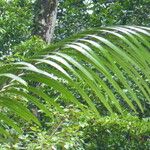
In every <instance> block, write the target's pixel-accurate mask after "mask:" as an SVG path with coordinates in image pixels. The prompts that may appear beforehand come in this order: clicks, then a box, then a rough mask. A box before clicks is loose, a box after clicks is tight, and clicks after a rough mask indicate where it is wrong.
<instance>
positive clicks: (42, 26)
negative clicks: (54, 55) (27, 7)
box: [33, 0, 58, 43]
mask: <svg viewBox="0 0 150 150" xmlns="http://www.w3.org/2000/svg"><path fill="white" fill-rule="evenodd" d="M57 7H58V0H36V2H35V7H34V13H35V14H34V29H33V34H34V35H38V36H40V37H42V39H43V40H44V41H46V42H47V43H50V42H51V40H52V38H53V34H54V29H55V24H56V17H57Z"/></svg>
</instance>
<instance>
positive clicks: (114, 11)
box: [55, 0, 150, 40]
mask: <svg viewBox="0 0 150 150" xmlns="http://www.w3.org/2000/svg"><path fill="white" fill-rule="evenodd" d="M149 10H150V1H149V0H142V1H139V0H76V1H75V0H70V1H68V0H60V4H59V9H58V25H57V27H56V30H55V34H56V40H60V39H62V38H66V37H68V36H70V35H72V34H74V33H77V32H80V31H81V30H84V29H88V28H93V27H100V26H110V25H143V26H150V24H149V23H150V17H149Z"/></svg>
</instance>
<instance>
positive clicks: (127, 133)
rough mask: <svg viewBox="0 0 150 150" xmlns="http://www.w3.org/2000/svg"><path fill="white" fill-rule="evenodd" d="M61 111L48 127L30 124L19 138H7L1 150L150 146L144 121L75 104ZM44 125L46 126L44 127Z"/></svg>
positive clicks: (147, 147) (147, 123)
mask: <svg viewBox="0 0 150 150" xmlns="http://www.w3.org/2000/svg"><path fill="white" fill-rule="evenodd" d="M64 110H65V113H64V114H61V113H58V112H57V111H54V110H53V113H54V115H55V116H57V117H56V118H55V121H54V122H53V121H51V122H48V121H47V122H46V124H47V129H46V130H45V131H42V130H40V129H39V128H38V127H37V126H31V129H32V131H31V130H30V129H28V132H26V134H24V135H22V136H20V137H19V138H15V137H10V138H9V139H7V141H5V142H4V143H3V145H1V148H3V149H5V148H6V149H13V148H15V149H20V148H24V149H31V150H33V149H34V150H35V149H43V150H47V149H50V148H51V149H52V148H56V149H58V150H59V149H74V150H79V149H80V150H87V149H88V150H101V149H102V150H107V149H112V150H113V149H119V150H121V149H129V150H132V149H135V150H136V149H144V150H148V149H149V146H150V139H149V134H150V124H149V122H148V121H147V120H140V119H139V118H138V117H135V116H131V115H129V114H126V116H125V117H123V116H122V117H121V116H117V115H114V116H109V117H102V118H99V119H97V118H95V117H94V116H93V114H92V113H90V112H89V114H90V115H89V116H85V115H84V113H83V112H81V111H80V110H79V109H77V108H75V107H74V106H69V107H68V108H65V109H64ZM45 128H46V127H45Z"/></svg>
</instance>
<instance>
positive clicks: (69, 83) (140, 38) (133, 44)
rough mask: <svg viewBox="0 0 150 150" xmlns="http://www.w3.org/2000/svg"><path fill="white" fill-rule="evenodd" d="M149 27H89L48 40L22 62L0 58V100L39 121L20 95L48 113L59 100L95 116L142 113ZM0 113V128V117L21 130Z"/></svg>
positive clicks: (148, 73)
mask: <svg viewBox="0 0 150 150" xmlns="http://www.w3.org/2000/svg"><path fill="white" fill-rule="evenodd" d="M149 32H150V28H148V27H131V26H120V27H106V28H100V29H94V30H89V31H86V32H83V33H81V34H78V35H76V36H74V37H72V38H70V39H68V40H65V41H64V42H63V41H61V42H60V43H57V44H54V45H51V46H49V47H48V48H46V49H44V50H43V51H40V52H38V53H37V54H35V55H34V56H33V57H32V58H30V59H28V58H27V61H26V62H17V63H13V64H9V65H4V64H2V65H0V76H1V77H2V80H1V81H0V83H1V86H0V87H1V91H0V106H1V107H2V109H3V108H7V109H9V110H10V111H12V112H13V113H16V114H17V115H19V116H20V117H21V118H23V119H25V120H27V121H33V122H35V123H37V124H40V123H39V121H38V120H37V118H36V117H35V116H34V115H33V114H32V113H31V112H30V110H28V109H27V108H26V106H23V105H22V104H21V103H22V100H21V99H25V100H26V101H30V102H32V103H33V104H34V105H36V106H37V107H38V108H39V109H40V110H42V112H44V113H45V114H46V115H47V116H49V117H53V115H52V114H51V113H50V111H49V108H50V107H55V108H56V109H57V110H58V111H60V113H63V109H62V107H61V105H64V106H67V105H70V104H73V105H75V106H77V107H79V108H80V109H81V110H82V111H83V112H85V115H88V113H89V111H90V112H93V114H94V115H95V116H96V117H100V116H101V115H106V114H107V115H110V114H114V113H118V114H124V111H128V112H130V113H136V114H138V113H144V111H145V105H147V104H148V103H149V102H150V81H149V80H150V63H149V60H150V51H149V50H150V33H149ZM33 83H36V85H35V84H33ZM47 89H52V90H51V91H52V92H53V91H55V92H56V93H57V97H54V96H52V95H50V94H49V92H48V91H47ZM16 97H17V98H16ZM19 99H20V100H19ZM58 99H59V100H58ZM41 100H44V101H45V102H46V103H47V105H48V107H49V108H48V107H46V106H45V105H44V104H43V102H42V101H41ZM103 112H105V113H103ZM2 113H3V111H2V112H1V113H0V116H2V117H1V121H3V123H2V125H1V127H0V130H1V131H3V132H2V133H4V129H3V128H4V127H3V124H4V123H6V124H7V125H9V126H11V127H13V128H14V129H16V130H17V131H18V132H20V130H19V129H18V126H16V124H15V123H14V122H13V121H12V120H9V119H8V117H9V116H8V117H7V116H5V115H4V114H2Z"/></svg>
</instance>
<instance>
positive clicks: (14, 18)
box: [0, 0, 33, 57]
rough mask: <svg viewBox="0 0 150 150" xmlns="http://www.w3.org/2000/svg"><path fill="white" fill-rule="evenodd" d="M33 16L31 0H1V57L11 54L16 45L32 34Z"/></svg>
mask: <svg viewBox="0 0 150 150" xmlns="http://www.w3.org/2000/svg"><path fill="white" fill-rule="evenodd" d="M32 18H33V15H32V3H31V1H30V0H27V1H20V0H11V1H6V0H1V1H0V34H1V36H0V41H1V42H0V52H1V54H0V57H3V56H4V55H10V54H11V53H12V47H13V46H14V45H17V44H19V43H20V42H22V41H25V40H27V39H28V38H29V37H30V36H31V26H32Z"/></svg>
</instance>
